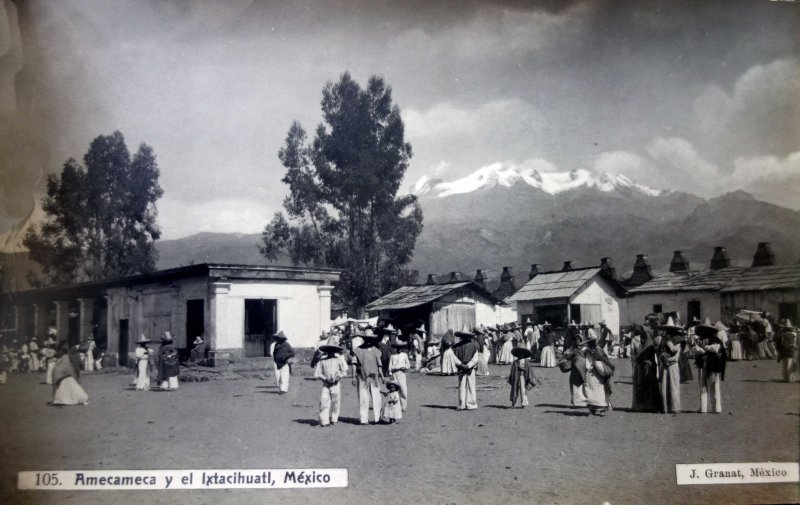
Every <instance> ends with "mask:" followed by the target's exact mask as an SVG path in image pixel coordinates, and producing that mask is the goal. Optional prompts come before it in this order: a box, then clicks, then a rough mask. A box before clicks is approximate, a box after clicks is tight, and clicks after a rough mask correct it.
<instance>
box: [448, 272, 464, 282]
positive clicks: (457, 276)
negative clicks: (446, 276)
mask: <svg viewBox="0 0 800 505" xmlns="http://www.w3.org/2000/svg"><path fill="white" fill-rule="evenodd" d="M463 281H464V274H462V273H461V272H450V281H449V282H463Z"/></svg>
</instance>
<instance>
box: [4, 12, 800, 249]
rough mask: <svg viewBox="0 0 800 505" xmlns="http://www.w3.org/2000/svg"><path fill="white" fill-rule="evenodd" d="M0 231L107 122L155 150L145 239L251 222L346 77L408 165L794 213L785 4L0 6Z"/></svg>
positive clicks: (414, 169)
mask: <svg viewBox="0 0 800 505" xmlns="http://www.w3.org/2000/svg"><path fill="white" fill-rule="evenodd" d="M0 6H2V9H3V10H2V11H0V233H6V236H8V233H9V230H12V229H14V227H17V228H19V226H20V223H21V222H24V221H25V220H26V219H27V218H28V216H29V215H30V214H31V212H32V211H33V214H32V216H33V219H34V220H35V219H36V218H37V217H38V216H39V215H40V214H41V211H40V210H36V209H37V207H36V205H35V202H36V201H37V199H39V198H40V197H41V194H42V193H43V191H44V178H45V175H46V174H47V173H52V172H57V171H59V170H60V169H61V167H62V166H63V164H64V162H65V161H66V160H67V159H68V158H70V157H75V158H78V159H80V158H82V156H83V154H84V153H85V152H86V150H87V148H88V145H89V142H90V141H91V140H92V139H93V138H94V137H96V136H97V135H100V134H109V133H111V132H112V131H114V130H120V131H122V132H123V134H124V135H125V138H126V140H127V143H128V146H129V148H131V150H135V149H136V146H138V144H139V143H141V142H145V143H147V144H149V145H151V146H152V147H153V149H154V150H155V153H156V154H157V156H158V161H159V166H160V169H161V185H162V187H163V189H164V192H165V193H164V197H163V198H162V199H161V200H160V201H159V204H158V208H159V221H160V223H161V225H162V229H163V232H164V237H163V238H178V237H181V236H186V235H189V234H192V233H195V232H199V231H228V232H230V231H238V232H247V233H253V232H257V231H260V230H261V229H262V228H263V226H264V224H265V223H266V222H267V221H268V220H269V219H270V216H271V215H272V213H273V212H275V211H277V210H279V209H280V203H281V200H282V198H283V195H284V194H285V188H284V187H283V184H282V183H281V182H280V179H281V177H282V176H283V173H284V169H283V167H282V166H281V164H280V162H279V160H278V157H277V152H278V149H279V148H280V147H281V144H282V143H283V140H284V138H285V136H286V132H287V130H288V127H289V125H290V124H291V122H292V121H293V120H295V119H296V120H299V121H300V122H301V123H302V124H303V125H304V126H305V127H306V129H307V130H309V131H312V130H313V129H314V127H315V126H316V125H317V123H318V122H319V121H320V114H319V100H320V98H321V89H322V87H323V86H324V84H325V83H326V81H329V80H336V79H337V78H338V76H339V75H340V74H341V73H342V72H343V71H349V72H350V73H351V74H352V75H353V76H354V78H356V79H357V80H358V81H359V82H361V83H365V82H366V80H367V78H368V77H369V76H370V75H372V74H378V75H381V76H383V77H384V78H385V80H386V81H387V82H388V83H389V84H390V85H391V86H392V87H393V90H394V99H395V102H396V103H397V104H398V105H399V106H400V108H401V111H402V116H403V119H404V121H405V124H406V136H407V140H408V141H410V142H411V144H412V146H413V150H414V157H413V159H412V161H411V166H410V168H409V170H408V172H407V174H406V183H405V186H406V187H408V186H410V185H411V184H412V183H413V182H415V181H416V180H417V179H418V178H419V177H421V176H422V175H425V174H428V175H436V176H439V177H443V178H445V179H447V180H452V179H455V178H458V177H461V176H464V175H467V174H469V173H471V172H472V171H474V170H476V169H478V168H480V167H482V166H485V165H488V164H491V163H495V162H507V163H512V164H519V163H523V162H531V161H533V162H536V163H538V164H539V165H544V166H552V167H554V169H555V170H571V169H576V168H587V169H591V170H596V171H608V172H613V173H624V174H626V175H628V176H629V177H631V178H632V179H634V180H635V181H637V182H640V183H644V184H647V185H650V186H652V187H655V188H671V189H677V190H682V191H687V192H691V193H693V194H697V195H699V196H703V197H706V198H710V197H714V196H718V195H720V194H723V193H725V192H728V191H731V190H735V189H744V190H746V191H749V192H751V193H753V194H754V195H755V196H756V197H757V198H759V199H762V200H765V201H769V202H772V203H776V204H779V205H783V206H787V207H791V208H793V209H798V208H800V53H799V52H798V39H797V34H798V33H800V4H798V3H790V2H769V1H762V0H754V1H745V2H737V1H730V0H725V1H722V2H705V1H702V2H700V1H696V0H695V1H691V2H686V3H684V2H679V1H674V0H669V1H664V2H643V1H635V2H624V1H611V0H609V1H588V2H581V1H571V2H559V1H547V2H522V1H509V2H503V1H494V2H488V1H474V2H461V1H459V2H455V1H436V2H429V1H416V0H415V1H403V2H397V1H389V0H385V1H380V0H377V1H376V0H364V1H345V0H340V1H320V2H300V1H298V2H294V1H293V2H285V1H265V2H259V1H250V0H227V1H221V0H219V1H210V0H209V1H191V2H190V1H168V0H165V1H161V0H159V1H155V0H153V1H147V0H139V1H133V0H128V1H116V0H97V1H94V0H59V1H58V2H54V1H46V0H44V1H37V0H26V1H22V2H19V3H13V2H11V1H10V0H0Z"/></svg>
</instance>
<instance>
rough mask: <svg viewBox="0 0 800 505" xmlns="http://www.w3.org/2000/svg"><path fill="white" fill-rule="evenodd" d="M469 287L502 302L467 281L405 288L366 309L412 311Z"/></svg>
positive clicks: (382, 298) (395, 291)
mask: <svg viewBox="0 0 800 505" xmlns="http://www.w3.org/2000/svg"><path fill="white" fill-rule="evenodd" d="M467 286H468V287H469V288H470V289H472V290H474V291H476V292H478V293H480V294H481V295H483V296H484V297H486V298H488V299H489V300H490V301H492V302H493V303H497V302H499V301H500V300H499V299H497V298H496V297H495V296H494V295H492V294H491V293H490V292H489V291H487V290H486V289H485V288H482V287H481V286H479V285H478V284H476V283H474V282H472V281H467V282H453V283H448V284H426V285H424V286H403V287H401V288H398V289H395V290H394V291H392V292H391V293H389V294H387V295H384V296H382V297H380V298H378V299H377V300H374V301H372V302H370V303H369V304H368V305H367V306H366V307H364V309H365V310H367V311H376V310H400V309H410V308H412V307H418V306H420V305H424V304H426V303H430V302H432V301H434V300H438V299H439V298H441V297H443V296H445V295H447V294H449V293H451V292H453V291H455V290H457V289H460V288H463V287H467Z"/></svg>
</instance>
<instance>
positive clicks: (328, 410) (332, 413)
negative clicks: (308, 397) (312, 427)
mask: <svg viewBox="0 0 800 505" xmlns="http://www.w3.org/2000/svg"><path fill="white" fill-rule="evenodd" d="M341 393H342V387H341V384H339V383H336V385H334V386H322V394H321V395H320V397H319V423H320V424H321V425H322V426H328V425H329V424H331V423H336V422H338V421H339V410H340V409H341V398H342V396H341Z"/></svg>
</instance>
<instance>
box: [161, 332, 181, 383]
mask: <svg viewBox="0 0 800 505" xmlns="http://www.w3.org/2000/svg"><path fill="white" fill-rule="evenodd" d="M179 373H180V368H179V366H178V349H177V348H176V347H175V344H174V342H173V340H172V334H171V333H170V332H168V331H165V332H164V337H163V338H162V339H161V349H159V350H158V383H159V386H160V388H161V391H174V390H176V389H178V374H179Z"/></svg>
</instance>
